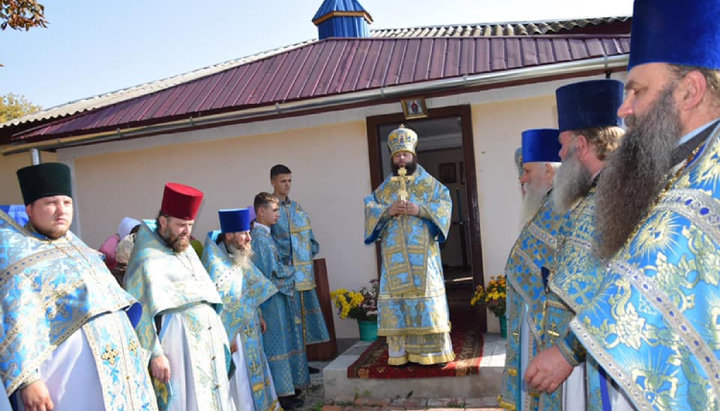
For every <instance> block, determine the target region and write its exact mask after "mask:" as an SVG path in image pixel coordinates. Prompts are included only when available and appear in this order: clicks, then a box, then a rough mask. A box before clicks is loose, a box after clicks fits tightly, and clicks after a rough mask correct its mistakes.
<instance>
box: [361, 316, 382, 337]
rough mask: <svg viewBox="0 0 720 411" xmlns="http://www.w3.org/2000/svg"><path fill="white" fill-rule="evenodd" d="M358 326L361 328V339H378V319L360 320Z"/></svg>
mask: <svg viewBox="0 0 720 411" xmlns="http://www.w3.org/2000/svg"><path fill="white" fill-rule="evenodd" d="M358 328H359V329H360V340H361V341H375V340H377V331H378V325H377V320H358Z"/></svg>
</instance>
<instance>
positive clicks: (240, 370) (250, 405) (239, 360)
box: [230, 334, 281, 411]
mask: <svg viewBox="0 0 720 411" xmlns="http://www.w3.org/2000/svg"><path fill="white" fill-rule="evenodd" d="M235 345H236V346H237V347H238V348H237V351H235V352H234V353H233V355H232V357H233V361H234V362H235V366H236V367H235V373H234V374H233V376H232V377H231V378H230V396H231V397H232V400H233V402H234V403H235V408H236V409H237V411H264V410H257V409H255V401H254V400H253V395H252V387H251V386H250V377H249V376H248V372H247V368H246V367H244V366H242V365H244V364H245V354H244V353H243V348H242V347H243V342H242V339H241V338H240V335H239V334H237V335H235ZM265 373H266V374H267V375H270V366H269V365H268V363H267V362H265ZM270 389H271V390H272V397H274V398H277V394H276V393H275V386H274V385H273V384H272V382H271V386H270ZM275 409H276V410H280V409H281V408H280V404H279V403H278V404H277V406H276V407H275Z"/></svg>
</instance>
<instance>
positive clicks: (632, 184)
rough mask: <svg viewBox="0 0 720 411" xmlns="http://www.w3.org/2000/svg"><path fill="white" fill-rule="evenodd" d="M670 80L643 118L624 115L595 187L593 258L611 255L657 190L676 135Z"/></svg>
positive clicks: (677, 121) (676, 116) (669, 162)
mask: <svg viewBox="0 0 720 411" xmlns="http://www.w3.org/2000/svg"><path fill="white" fill-rule="evenodd" d="M674 89H675V83H671V84H669V85H668V86H667V87H665V89H664V90H663V91H662V92H661V93H660V95H659V97H658V98H657V100H656V101H655V103H654V104H653V105H652V107H651V108H650V109H649V111H648V113H647V114H646V115H645V116H643V117H635V116H628V118H627V119H626V124H627V125H628V126H629V128H628V130H627V133H626V134H625V137H623V141H622V143H621V144H620V147H618V149H617V150H616V151H615V152H614V153H613V154H612V155H611V156H610V159H609V160H608V163H607V166H606V167H605V171H603V173H602V175H601V177H600V180H599V182H598V188H597V208H596V213H597V231H598V234H597V235H598V256H599V257H600V258H604V259H605V258H609V257H612V256H613V255H614V254H615V253H616V252H617V251H618V250H619V249H620V248H621V247H622V246H623V245H624V244H625V242H626V241H627V239H628V237H629V236H630V235H631V234H632V231H633V230H634V229H635V227H637V225H638V224H639V223H640V221H641V219H642V218H643V216H645V215H646V214H647V213H648V212H649V211H650V207H651V205H652V203H653V201H654V200H655V198H657V196H658V195H659V194H660V192H661V190H662V189H663V186H664V185H665V182H666V179H667V178H666V175H667V173H668V172H669V171H670V169H671V168H672V166H673V165H674V164H673V161H672V153H673V150H674V149H675V146H676V144H677V141H678V138H679V137H680V135H681V130H682V129H681V125H680V115H679V112H678V110H677V107H676V106H675V101H674V100H673V96H672V93H673V91H674Z"/></svg>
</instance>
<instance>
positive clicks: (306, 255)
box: [270, 164, 330, 371]
mask: <svg viewBox="0 0 720 411" xmlns="http://www.w3.org/2000/svg"><path fill="white" fill-rule="evenodd" d="M270 183H271V184H272V186H273V194H274V195H275V196H276V197H277V198H278V200H280V218H279V219H278V222H277V223H275V224H273V225H272V227H271V228H270V233H271V234H272V238H273V240H275V245H276V246H277V249H278V252H279V253H280V260H281V261H282V263H283V264H285V265H288V266H292V267H293V268H294V269H295V288H296V289H297V290H298V291H299V298H298V299H297V301H296V304H298V310H299V311H300V313H301V316H302V323H303V324H302V325H303V339H304V341H305V345H309V344H318V343H322V342H326V341H329V340H330V334H329V333H328V330H327V326H326V325H325V317H323V313H322V310H321V309H320V302H319V301H318V296H317V292H316V291H315V270H314V269H313V258H314V257H315V255H316V254H317V253H318V251H320V244H318V242H317V241H316V240H315V234H313V231H312V228H311V227H310V216H309V215H308V213H307V212H306V211H305V210H304V209H303V208H302V207H301V206H300V204H299V203H298V202H297V201H294V200H291V199H290V197H289V194H290V187H291V186H292V173H291V172H290V169H289V168H287V166H284V165H282V164H277V165H275V166H273V167H272V168H271V169H270ZM312 370H313V371H316V369H312Z"/></svg>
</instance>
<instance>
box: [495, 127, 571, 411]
mask: <svg viewBox="0 0 720 411" xmlns="http://www.w3.org/2000/svg"><path fill="white" fill-rule="evenodd" d="M558 134H559V132H558V130H557V129H530V130H525V131H524V132H523V133H522V161H523V174H522V176H521V177H520V182H521V183H522V184H523V190H524V193H525V194H524V196H523V222H524V223H525V224H524V226H523V228H522V231H521V232H520V235H519V236H518V239H517V241H515V244H514V245H513V247H512V249H511V250H510V256H509V257H508V261H507V264H506V266H505V275H506V277H507V285H508V288H507V309H506V315H507V321H508V340H507V351H506V355H505V369H504V373H503V377H504V378H503V380H504V383H503V391H502V394H501V395H500V397H499V402H500V405H501V406H502V407H504V408H507V409H511V410H514V409H518V410H537V409H550V410H554V409H559V406H560V405H559V402H560V400H559V396H545V398H543V399H542V402H541V401H540V397H539V395H538V393H537V392H533V391H531V390H529V387H527V386H526V385H525V384H524V382H523V375H524V374H525V369H526V367H527V365H528V363H529V361H530V360H531V359H532V357H534V356H535V355H537V353H538V352H539V351H540V350H541V348H542V347H543V339H544V338H545V337H544V336H543V329H544V328H545V322H544V321H545V320H544V319H545V313H546V312H545V308H546V301H547V298H546V295H547V286H546V282H547V277H548V275H549V270H553V269H554V268H555V250H556V248H557V236H558V230H559V228H560V224H561V223H562V221H563V219H564V218H565V216H564V215H563V214H561V213H557V212H556V211H555V209H554V207H553V202H552V199H551V197H550V191H551V189H552V179H553V177H554V175H555V170H556V169H557V168H558V167H559V164H558V163H559V160H560V158H559V157H558V152H559V151H560V143H559V142H558Z"/></svg>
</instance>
